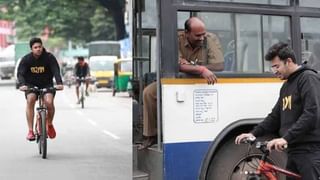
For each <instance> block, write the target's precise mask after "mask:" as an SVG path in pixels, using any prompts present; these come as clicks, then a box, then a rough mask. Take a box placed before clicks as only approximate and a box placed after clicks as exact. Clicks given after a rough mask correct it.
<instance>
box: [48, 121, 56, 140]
mask: <svg viewBox="0 0 320 180" xmlns="http://www.w3.org/2000/svg"><path fill="white" fill-rule="evenodd" d="M48 136H49V138H50V139H53V138H55V137H56V131H55V130H54V127H53V125H52V124H51V125H48Z"/></svg>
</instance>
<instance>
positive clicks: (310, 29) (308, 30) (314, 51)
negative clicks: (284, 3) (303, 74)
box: [301, 17, 320, 71]
mask: <svg viewBox="0 0 320 180" xmlns="http://www.w3.org/2000/svg"><path fill="white" fill-rule="evenodd" d="M319 28H320V18H306V17H303V18H301V33H302V39H301V49H302V60H303V61H308V64H309V65H310V66H311V67H312V68H314V69H316V70H318V71H320V33H319V31H318V29H319Z"/></svg>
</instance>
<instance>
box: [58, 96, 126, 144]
mask: <svg viewBox="0 0 320 180" xmlns="http://www.w3.org/2000/svg"><path fill="white" fill-rule="evenodd" d="M64 96H65V97H66V95H65V94H64ZM63 99H67V98H63ZM65 102H66V100H65ZM67 104H69V105H70V107H71V108H76V107H77V106H76V105H74V104H72V103H70V101H68V102H67ZM76 112H77V114H79V115H80V116H83V117H85V115H84V113H83V112H82V111H80V110H76ZM87 121H88V122H89V123H90V124H91V125H92V126H95V127H97V126H98V124H97V123H96V122H95V121H94V120H92V119H87ZM102 133H104V134H106V135H108V136H110V137H112V138H113V139H120V137H119V136H117V135H115V134H113V133H112V132H110V131H107V130H103V131H102Z"/></svg>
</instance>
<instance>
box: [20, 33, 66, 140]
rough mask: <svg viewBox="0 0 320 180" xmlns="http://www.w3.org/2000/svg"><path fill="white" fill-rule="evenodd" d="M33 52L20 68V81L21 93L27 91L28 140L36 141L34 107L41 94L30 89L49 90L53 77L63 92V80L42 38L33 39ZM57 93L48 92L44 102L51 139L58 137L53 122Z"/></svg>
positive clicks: (54, 59)
mask: <svg viewBox="0 0 320 180" xmlns="http://www.w3.org/2000/svg"><path fill="white" fill-rule="evenodd" d="M29 45H30V48H31V52H30V53H28V54H27V55H25V56H24V57H23V58H22V60H21V62H20V64H19V66H18V74H17V76H18V80H19V86H20V88H19V89H20V90H21V91H25V97H26V100H27V107H26V115H27V121H28V128H29V131H28V135H27V140H29V141H33V140H35V134H34V132H33V123H34V122H33V121H34V105H35V102H36V100H37V99H38V96H39V94H36V93H35V92H32V91H29V90H28V87H35V86H36V87H38V88H49V87H53V85H54V84H53V77H54V78H55V80H56V83H57V86H56V89H59V90H62V89H63V84H62V78H61V75H60V68H59V65H58V62H57V59H56V58H55V57H54V55H52V54H51V53H49V52H47V51H46V49H45V48H44V47H43V46H42V41H41V39H40V38H32V39H31V40H30V42H29ZM54 96H55V92H46V93H45V94H44V97H43V98H44V99H43V102H44V104H45V105H46V107H47V110H48V117H47V129H48V131H47V132H48V136H49V138H51V139H53V138H55V137H56V131H55V129H54V127H53V124H52V121H53V117H54V113H55V107H54Z"/></svg>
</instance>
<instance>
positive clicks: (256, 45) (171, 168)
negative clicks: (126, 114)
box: [132, 0, 320, 180]
mask: <svg viewBox="0 0 320 180" xmlns="http://www.w3.org/2000/svg"><path fill="white" fill-rule="evenodd" d="M191 16H197V17H200V18H201V19H202V20H203V21H204V23H205V24H206V29H207V31H208V32H212V33H215V34H216V35H217V36H218V37H219V40H220V43H221V45H222V48H223V54H224V70H223V71H222V72H214V73H215V74H216V75H217V77H218V82H217V83H216V84H214V85H208V84H207V83H206V81H205V80H204V79H202V78H197V77H191V76H188V75H186V74H183V73H180V72H179V70H178V64H177V62H178V42H177V32H178V31H179V30H183V28H184V22H185V20H186V19H187V18H189V17H191ZM319 28H320V1H318V0H134V1H133V82H134V83H133V84H134V86H133V88H134V90H133V91H134V92H135V93H136V95H134V96H133V97H134V99H133V123H132V124H133V179H149V180H162V179H163V180H196V179H200V180H218V179H219V180H220V179H221V180H225V179H240V175H239V174H240V173H241V172H240V170H239V169H237V168H236V167H238V166H237V165H238V164H240V163H241V161H242V160H243V159H242V158H243V157H244V156H245V154H246V153H247V146H245V147H244V146H241V145H235V144H234V139H235V137H236V136H237V135H238V134H240V133H243V132H248V131H250V130H251V129H252V128H253V127H254V126H255V125H256V124H258V123H259V122H261V121H262V120H263V118H264V117H265V116H267V114H268V113H269V112H270V111H271V109H272V107H273V105H274V104H275V103H276V100H277V98H278V96H279V89H280V87H281V85H282V83H283V82H282V81H280V80H279V79H278V78H276V77H275V76H274V75H273V74H272V72H271V69H270V64H269V62H267V61H265V60H264V55H265V53H266V51H267V50H268V48H269V47H270V46H271V45H272V44H274V43H276V42H279V41H282V42H286V43H288V44H289V45H290V46H291V47H292V48H293V49H294V51H295V53H296V56H297V58H298V63H308V64H310V65H311V66H312V67H314V68H315V69H316V70H320V69H319V68H318V67H317V65H316V64H317V61H319V60H320V59H318V57H319V56H317V54H318V53H319V52H320V51H319V52H318V50H317V49H318V44H319V41H320V32H319ZM319 54H320V53H319ZM154 80H155V81H156V82H157V99H158V101H157V105H158V107H157V125H158V126H157V130H158V133H157V134H158V136H157V137H158V143H157V144H156V145H154V146H152V147H150V148H148V149H146V150H138V149H137V146H138V144H139V143H141V139H142V127H143V124H142V114H143V113H142V110H143V108H142V106H143V102H142V92H143V88H144V87H145V86H146V85H147V84H148V83H150V82H152V81H154ZM262 138H265V139H268V138H270V136H267V137H262ZM270 161H273V162H274V163H275V164H277V165H280V166H282V167H283V166H284V165H285V162H286V155H285V153H273V154H272V155H271V156H270ZM244 168H247V171H249V170H250V167H244ZM241 171H243V172H244V171H245V170H243V169H241Z"/></svg>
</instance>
